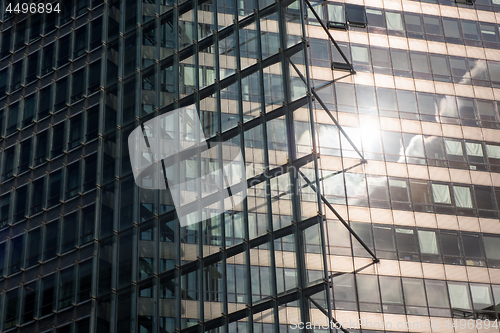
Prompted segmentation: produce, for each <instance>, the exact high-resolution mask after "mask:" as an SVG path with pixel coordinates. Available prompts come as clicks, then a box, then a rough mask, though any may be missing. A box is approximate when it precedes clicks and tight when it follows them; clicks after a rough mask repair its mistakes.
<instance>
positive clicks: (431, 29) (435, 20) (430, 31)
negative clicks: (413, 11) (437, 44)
mask: <svg viewBox="0 0 500 333" xmlns="http://www.w3.org/2000/svg"><path fill="white" fill-rule="evenodd" d="M424 28H425V34H426V37H427V39H430V40H433V41H444V38H443V37H442V36H443V28H442V26H441V18H440V17H438V16H427V15H424Z"/></svg>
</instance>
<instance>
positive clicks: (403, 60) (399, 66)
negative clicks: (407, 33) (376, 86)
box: [391, 49, 411, 75]
mask: <svg viewBox="0 0 500 333" xmlns="http://www.w3.org/2000/svg"><path fill="white" fill-rule="evenodd" d="M391 59H392V68H393V69H394V70H397V71H411V67H410V59H409V57H408V51H404V50H396V49H391ZM398 73H399V72H396V71H395V72H394V75H400V74H398Z"/></svg>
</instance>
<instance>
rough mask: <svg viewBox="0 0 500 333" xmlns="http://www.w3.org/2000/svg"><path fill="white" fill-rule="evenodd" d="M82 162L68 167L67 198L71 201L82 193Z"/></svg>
mask: <svg viewBox="0 0 500 333" xmlns="http://www.w3.org/2000/svg"><path fill="white" fill-rule="evenodd" d="M80 180H81V177H80V161H78V162H76V163H73V164H70V165H68V166H67V167H66V197H65V199H69V198H72V197H74V196H75V195H77V194H78V192H80Z"/></svg>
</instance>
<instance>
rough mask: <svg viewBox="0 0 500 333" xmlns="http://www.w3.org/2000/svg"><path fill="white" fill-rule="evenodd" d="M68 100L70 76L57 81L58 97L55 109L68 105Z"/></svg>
mask: <svg viewBox="0 0 500 333" xmlns="http://www.w3.org/2000/svg"><path fill="white" fill-rule="evenodd" d="M67 100H68V77H67V76H66V77H64V78H62V79H60V80H59V81H57V82H56V98H55V101H54V110H55V111H57V110H59V109H61V108H63V107H65V106H66V101H67Z"/></svg>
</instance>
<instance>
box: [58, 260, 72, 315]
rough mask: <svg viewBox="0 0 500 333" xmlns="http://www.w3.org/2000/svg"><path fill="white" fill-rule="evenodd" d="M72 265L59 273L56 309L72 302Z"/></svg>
mask: <svg viewBox="0 0 500 333" xmlns="http://www.w3.org/2000/svg"><path fill="white" fill-rule="evenodd" d="M74 283H75V277H74V266H72V267H70V268H66V269H64V270H62V271H61V272H60V273H59V304H58V306H57V308H58V309H63V308H65V307H68V306H70V305H71V303H73V302H74V289H75V287H74Z"/></svg>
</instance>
